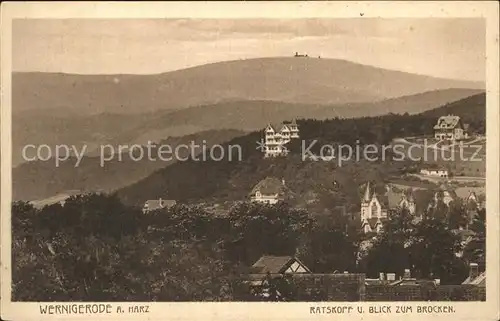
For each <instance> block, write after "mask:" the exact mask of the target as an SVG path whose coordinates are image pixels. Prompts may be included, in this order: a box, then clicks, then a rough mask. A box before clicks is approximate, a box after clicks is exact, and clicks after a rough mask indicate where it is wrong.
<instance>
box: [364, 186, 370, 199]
mask: <svg viewBox="0 0 500 321" xmlns="http://www.w3.org/2000/svg"><path fill="white" fill-rule="evenodd" d="M363 201H365V202H369V201H370V182H368V183H366V189H365V196H364V197H363Z"/></svg>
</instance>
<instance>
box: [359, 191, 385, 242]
mask: <svg viewBox="0 0 500 321" xmlns="http://www.w3.org/2000/svg"><path fill="white" fill-rule="evenodd" d="M386 220H387V208H386V207H385V206H384V204H383V203H382V202H380V200H379V198H378V196H377V193H376V192H375V191H372V190H371V189H370V182H368V183H367V184H366V189H365V193H364V196H363V199H362V200H361V229H362V230H363V232H364V233H370V232H377V233H381V232H382V230H383V224H384V222H385V221H386Z"/></svg>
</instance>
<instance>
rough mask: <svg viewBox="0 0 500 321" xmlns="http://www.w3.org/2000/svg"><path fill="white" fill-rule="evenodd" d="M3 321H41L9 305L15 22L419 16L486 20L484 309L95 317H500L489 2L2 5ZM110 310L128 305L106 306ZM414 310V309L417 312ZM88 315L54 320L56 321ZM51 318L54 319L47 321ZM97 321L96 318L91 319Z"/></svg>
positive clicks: (191, 311) (191, 309)
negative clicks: (14, 19)
mask: <svg viewBox="0 0 500 321" xmlns="http://www.w3.org/2000/svg"><path fill="white" fill-rule="evenodd" d="M1 9H2V10H1V28H2V30H1V31H2V34H1V45H2V47H1V85H2V86H1V89H2V96H1V111H0V115H1V118H0V121H1V136H0V137H1V142H2V144H1V154H0V155H1V172H0V173H1V176H0V179H1V199H0V200H1V204H0V205H1V207H0V209H1V214H2V215H1V227H2V228H1V245H2V247H1V250H2V251H1V263H2V264H1V277H2V278H1V281H2V283H1V293H0V294H1V316H2V319H7V320H13V319H16V320H17V319H19V320H32V319H37V320H38V319H42V316H41V315H40V313H39V310H38V308H39V304H38V303H17V302H15V303H13V302H10V298H11V293H10V287H11V277H10V275H11V270H10V258H11V257H10V254H11V253H10V246H11V230H10V223H11V221H10V206H11V203H10V200H11V196H12V190H11V189H12V186H11V179H12V178H11V158H10V156H11V95H10V92H11V78H10V76H11V70H12V68H11V37H12V34H11V32H12V29H11V22H12V19H13V18H167V17H170V18H174V17H184V18H305V17H311V18H312V17H318V18H320V17H323V18H348V17H357V18H360V13H363V17H364V18H370V17H371V18H373V17H384V18H391V17H392V18H406V17H408V18H410V17H411V18H418V17H422V18H423V17H442V18H445V17H484V18H485V19H486V28H487V33H486V43H487V51H486V52H487V65H486V70H487V77H486V79H487V84H486V85H487V86H486V89H487V125H486V128H487V137H488V144H487V179H486V190H487V198H486V199H487V215H488V217H487V221H488V223H487V236H488V239H487V273H488V274H487V302H433V303H428V304H427V303H426V304H425V305H435V306H436V305H440V306H443V305H447V306H453V307H454V309H455V310H456V312H455V313H452V314H416V313H413V314H396V313H394V306H396V305H403V304H404V305H405V306H413V307H416V306H419V305H422V304H423V303H419V302H399V303H398V302H388V303H382V302H358V303H347V302H336V303H330V304H329V303H324V304H318V303H303V302H301V303H237V302H231V303H150V304H148V305H149V306H150V313H149V314H135V315H131V314H130V315H127V314H123V315H118V314H116V313H114V314H111V315H103V316H99V317H98V318H99V319H110V318H120V319H121V320H123V319H129V318H130V319H140V320H142V319H162V320H164V319H169V320H181V319H182V320H209V319H213V320H228V319H231V320H232V319H252V320H254V319H258V320H264V319H265V320H284V319H286V320H305V319H311V318H335V319H336V320H344V319H345V320H356V319H358V320H361V319H363V318H369V319H374V320H375V319H380V320H382V319H383V320H385V319H391V318H397V319H400V318H403V317H404V318H405V319H413V320H417V319H420V318H422V317H424V318H439V319H443V320H481V321H482V320H498V319H500V314H499V303H498V302H499V290H498V289H499V264H498V263H499V244H500V240H499V153H498V146H499V139H498V138H499V109H498V106H499V90H498V89H499V79H498V75H499V73H498V70H499V61H498V59H499V58H498V53H499V50H498V46H499V43H498V39H499V32H498V30H499V25H498V15H499V6H498V3H497V2H495V1H490V2H486V1H470V2H454V1H442V2H438V1H436V2H410V1H408V2H406V1H405V2H403V1H401V2H370V1H365V2H329V3H327V2H307V3H306V2H274V3H271V2H210V3H208V2H196V3H193V2H191V3H189V2H176V3H173V2H171V3H165V2H141V3H139V2H130V3H126V2H122V3H117V2H115V3H112V2H94V3H92V2H71V3H69V2H55V3H50V2H44V3H41V2H39V3H37V2H32V3H22V2H19V3H15V2H7V3H3V4H2V7H1ZM112 304H113V306H114V307H117V306H118V305H121V306H123V307H126V306H131V305H134V304H133V303H126V304H125V303H124V304H120V303H112ZM339 305H343V306H353V307H357V306H364V307H365V309H367V307H368V306H381V305H389V306H392V307H393V313H392V314H390V315H387V314H363V315H361V314H356V313H351V314H328V315H327V314H324V315H312V314H310V313H309V307H310V306H339ZM415 309H416V308H414V310H415ZM89 317H91V316H88V315H87V316H86V315H75V316H60V319H64V320H66V319H73V318H89ZM50 318H51V319H54V318H55V316H52V317H50ZM95 318H97V317H95Z"/></svg>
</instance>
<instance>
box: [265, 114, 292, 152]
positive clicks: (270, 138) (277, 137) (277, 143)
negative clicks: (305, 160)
mask: <svg viewBox="0 0 500 321" xmlns="http://www.w3.org/2000/svg"><path fill="white" fill-rule="evenodd" d="M264 135H265V137H264V144H265V151H264V157H276V156H286V155H287V154H288V150H287V149H286V147H285V144H287V143H288V142H290V141H291V140H292V139H296V138H299V128H298V126H297V123H296V122H295V120H294V121H292V122H291V123H283V124H281V125H279V126H272V125H271V124H269V125H267V127H266V129H265V130H264Z"/></svg>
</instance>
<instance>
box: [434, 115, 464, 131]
mask: <svg viewBox="0 0 500 321" xmlns="http://www.w3.org/2000/svg"><path fill="white" fill-rule="evenodd" d="M459 122H460V117H458V116H453V115H447V116H441V117H439V119H438V120H437V123H436V125H434V129H453V128H455V127H456V126H457V125H458V124H459Z"/></svg>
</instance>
